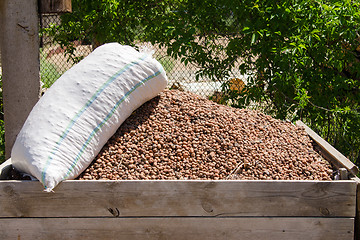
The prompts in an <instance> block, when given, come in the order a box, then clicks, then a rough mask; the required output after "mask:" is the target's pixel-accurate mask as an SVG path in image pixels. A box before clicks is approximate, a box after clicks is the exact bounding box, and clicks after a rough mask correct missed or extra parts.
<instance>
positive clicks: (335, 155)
mask: <svg viewBox="0 0 360 240" xmlns="http://www.w3.org/2000/svg"><path fill="white" fill-rule="evenodd" d="M296 125H298V126H302V127H304V128H305V131H306V132H307V133H308V134H309V136H310V137H311V138H312V139H313V140H314V141H315V142H316V143H317V144H318V146H319V147H320V148H321V153H322V154H323V155H324V157H325V158H327V160H329V161H331V163H333V164H334V165H335V166H337V167H344V168H346V169H347V170H348V171H349V172H350V173H352V174H353V175H354V176H356V175H357V174H358V173H359V169H358V167H357V166H356V165H355V164H354V163H353V162H351V161H350V160H349V159H347V158H346V157H345V156H344V155H343V154H342V153H340V152H339V151H338V150H336V148H334V147H333V146H331V145H330V144H329V143H328V142H326V141H325V140H324V139H322V138H321V137H320V136H319V135H318V134H317V133H316V132H314V131H313V130H312V129H311V128H309V127H308V126H306V125H305V124H304V123H303V122H302V121H297V122H296Z"/></svg>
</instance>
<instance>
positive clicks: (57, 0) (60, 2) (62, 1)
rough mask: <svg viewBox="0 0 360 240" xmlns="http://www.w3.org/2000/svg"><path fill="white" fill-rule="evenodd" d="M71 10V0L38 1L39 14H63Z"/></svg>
mask: <svg viewBox="0 0 360 240" xmlns="http://www.w3.org/2000/svg"><path fill="white" fill-rule="evenodd" d="M71 10H72V8H71V0H40V12H41V13H65V12H71Z"/></svg>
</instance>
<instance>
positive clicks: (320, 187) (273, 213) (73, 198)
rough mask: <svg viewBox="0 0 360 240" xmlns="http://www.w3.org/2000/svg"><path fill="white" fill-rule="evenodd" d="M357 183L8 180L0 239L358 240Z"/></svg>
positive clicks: (332, 153)
mask: <svg viewBox="0 0 360 240" xmlns="http://www.w3.org/2000/svg"><path fill="white" fill-rule="evenodd" d="M307 131H308V132H309V131H310V132H309V135H310V136H311V137H313V138H314V139H315V138H316V136H315V135H314V133H313V132H312V131H311V130H309V129H307ZM315 141H316V139H315ZM317 142H318V145H319V147H320V148H321V149H322V150H323V151H324V152H326V153H327V154H328V156H329V158H332V159H331V161H336V165H337V166H339V167H341V168H344V169H346V170H345V171H346V172H348V173H349V174H350V176H351V174H352V172H354V171H357V168H356V167H355V168H354V165H351V162H347V161H348V160H347V161H346V160H344V159H341V157H339V156H338V154H339V153H338V152H337V151H336V150H334V149H330V148H329V147H326V146H325V147H324V140H322V139H321V138H320V140H319V139H317ZM326 153H324V154H325V155H326ZM341 156H342V155H341ZM358 182H359V179H358V178H356V177H352V179H348V180H337V181H263V180H259V181H255V180H254V181H241V180H240V181H237V180H236V181H235V180H219V181H195V180H194V181H193V180H188V181H168V180H164V181H130V180H126V181H76V180H71V181H70V180H68V181H65V182H63V183H61V184H60V185H59V186H58V187H56V188H55V192H53V193H46V192H43V191H42V190H43V187H42V185H41V184H40V183H39V182H37V181H15V180H2V181H0V239H52V240H54V239H244V240H245V239H262V240H265V239H274V240H275V239H277V240H278V239H292V240H294V239H295V240H296V239H299V240H300V239H301V240H303V239H312V240H315V239H324V240H335V239H336V240H340V239H341V240H353V239H354V238H355V235H356V234H359V233H358V232H356V233H354V232H355V231H358V229H359V223H358V222H356V217H358V214H359V191H357V184H358ZM356 214H357V215H356ZM358 239H359V238H358Z"/></svg>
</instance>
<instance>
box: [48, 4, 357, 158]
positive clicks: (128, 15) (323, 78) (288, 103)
mask: <svg viewBox="0 0 360 240" xmlns="http://www.w3.org/2000/svg"><path fill="white" fill-rule="evenodd" d="M359 7H360V3H359V0H341V1H340V0H311V1H307V0H284V1H275V0H264V1H260V0H255V1H254V0H235V1H234V0H231V1H230V0H192V1H188V0H176V1H175V0H164V1H155V0H150V1H138V0H137V1H116V0H95V1H90V0H73V13H72V14H64V15H63V16H62V24H61V25H60V26H59V27H55V26H52V27H50V28H49V29H47V30H46V34H50V35H52V36H55V40H56V41H57V42H58V43H60V44H61V46H62V47H64V46H66V49H67V53H68V54H69V55H70V56H72V53H73V51H74V49H75V48H74V47H73V45H72V44H73V41H74V40H81V41H83V42H91V43H92V44H93V46H94V47H96V46H97V45H99V44H101V43H105V42H112V41H116V42H120V43H122V44H129V45H134V44H135V43H136V42H138V41H150V42H152V43H159V44H160V46H161V47H166V48H167V51H168V54H169V55H170V56H171V57H173V58H179V59H180V60H181V61H182V62H184V63H185V64H187V63H189V62H192V63H195V64H197V65H198V66H199V67H200V69H201V70H200V71H199V72H198V75H197V76H198V77H200V76H203V77H208V78H210V79H214V80H223V79H226V78H227V77H228V75H229V72H230V70H232V69H234V68H238V69H239V70H240V71H241V72H242V73H244V74H246V75H247V76H248V78H247V79H246V89H245V90H244V91H240V92H239V91H233V90H231V88H230V87H229V86H224V90H225V91H226V95H225V96H226V100H227V102H228V103H229V104H231V105H233V106H235V107H246V106H248V105H249V104H251V103H254V102H257V103H260V104H261V105H262V106H266V108H265V110H266V111H267V113H269V114H272V115H273V116H275V117H277V118H281V119H286V118H287V119H290V120H292V121H295V120H297V119H301V120H303V121H304V122H305V123H307V124H308V125H310V127H311V128H313V129H314V130H316V131H318V132H319V133H320V135H321V136H322V137H324V138H325V139H326V140H328V141H329V142H330V143H331V144H333V145H334V146H335V147H336V148H337V149H339V150H340V151H341V152H343V153H344V154H345V155H347V156H348V157H349V158H351V159H352V160H353V161H354V162H355V161H357V164H358V165H360V159H359V158H360V153H359V149H360V128H359V126H360V115H359V109H360V106H359V104H360V87H359V86H360V70H359V69H360V47H359V46H360V12H359V10H358V9H359ZM219 40H221V41H219ZM224 41H225V42H226V43H225V44H224ZM75 60H76V59H75Z"/></svg>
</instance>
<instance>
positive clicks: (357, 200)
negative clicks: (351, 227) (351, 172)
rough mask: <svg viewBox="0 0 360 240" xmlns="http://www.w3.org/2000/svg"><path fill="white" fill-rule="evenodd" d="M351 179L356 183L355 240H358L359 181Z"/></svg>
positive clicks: (359, 221)
mask: <svg viewBox="0 0 360 240" xmlns="http://www.w3.org/2000/svg"><path fill="white" fill-rule="evenodd" d="M352 179H353V180H354V181H356V182H357V194H356V195H357V196H356V217H355V240H360V179H359V178H358V177H354V178H352Z"/></svg>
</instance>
